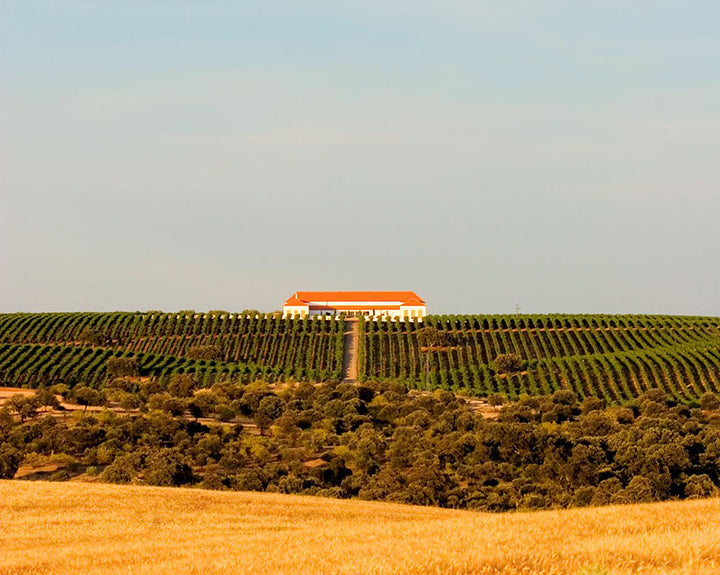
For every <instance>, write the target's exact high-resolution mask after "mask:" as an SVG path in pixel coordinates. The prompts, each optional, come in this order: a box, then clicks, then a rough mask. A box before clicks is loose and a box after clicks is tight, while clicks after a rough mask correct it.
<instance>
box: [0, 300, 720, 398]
mask: <svg viewBox="0 0 720 575" xmlns="http://www.w3.org/2000/svg"><path fill="white" fill-rule="evenodd" d="M359 323H360V325H359V328H360V329H359V330H358V338H357V341H356V343H355V345H357V350H356V351H357V358H358V366H357V368H358V369H357V371H358V373H357V379H358V380H359V381H360V382H363V381H378V380H382V381H392V382H398V383H402V384H403V385H405V386H407V387H409V388H411V389H412V388H415V389H422V390H432V389H438V388H439V389H444V390H448V391H454V392H460V393H463V394H465V395H474V396H479V397H489V396H493V395H495V396H503V397H506V398H509V399H515V398H517V397H519V396H520V395H522V394H529V395H549V394H551V393H553V392H554V391H557V390H559V389H569V390H572V391H573V392H574V393H576V394H577V395H578V397H580V398H585V397H590V396H596V397H599V398H602V399H604V400H606V401H607V402H608V403H613V404H622V403H625V402H627V401H630V400H632V399H633V398H637V397H638V396H639V395H641V394H642V393H644V392H645V391H647V390H649V389H660V390H661V391H662V392H663V393H664V394H665V395H667V396H668V397H671V398H673V399H674V400H676V401H678V402H680V403H685V404H688V405H696V404H697V402H698V401H699V399H700V398H701V396H702V395H703V394H704V393H706V392H708V391H710V392H718V391H720V318H712V317H685V316H647V315H560V314H557V315H506V316H500V315H486V316H483V315H462V316H427V317H426V318H424V320H423V321H373V320H370V321H366V320H364V319H362V318H360V320H359ZM428 328H430V329H432V330H435V331H436V332H437V333H438V334H439V340H438V341H442V343H443V345H427V342H425V341H423V337H422V334H423V332H424V331H426V330H427V329H428ZM344 333H345V326H344V320H343V319H342V318H325V319H323V318H314V319H309V318H306V319H282V318H280V317H279V316H277V315H276V314H270V315H263V314H257V313H253V314H232V313H228V312H224V311H215V312H208V313H196V312H194V311H191V310H187V311H182V312H175V313H163V312H159V311H149V312H132V313H130V312H115V313H47V314H23V313H19V314H4V315H0V385H6V386H21V387H42V386H48V385H55V384H64V385H67V386H70V387H72V386H74V385H77V384H84V385H89V386H91V387H102V385H103V384H104V382H105V381H106V380H107V379H108V377H113V376H114V375H131V376H138V377H148V378H156V379H159V380H161V381H162V382H164V383H165V384H167V382H168V381H169V378H170V377H171V376H172V375H174V374H180V373H186V374H192V375H193V377H194V378H195V379H197V380H198V381H200V382H201V384H202V385H203V386H205V387H210V386H211V385H213V383H215V382H217V381H230V382H234V381H239V382H243V383H248V382H251V381H255V380H262V381H267V382H271V383H272V382H288V381H290V382H293V381H311V382H322V381H339V380H340V379H342V377H343V357H344V347H345V346H346V345H347V344H346V340H345V338H344V337H343V335H344ZM348 341H353V340H352V339H351V340H348ZM508 354H510V355H514V356H517V358H518V360H519V361H518V363H517V365H516V368H513V369H510V370H507V369H502V368H500V367H499V366H498V358H499V357H500V356H503V355H508ZM117 358H130V359H131V360H132V361H131V362H130V363H127V362H126V364H125V370H124V371H122V370H121V371H118V369H117V365H116V366H115V369H108V366H109V365H110V362H111V360H113V359H117Z"/></svg>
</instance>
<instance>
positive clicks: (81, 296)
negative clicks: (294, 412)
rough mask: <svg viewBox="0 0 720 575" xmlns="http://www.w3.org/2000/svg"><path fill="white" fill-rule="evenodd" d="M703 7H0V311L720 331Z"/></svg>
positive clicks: (715, 184)
mask: <svg viewBox="0 0 720 575" xmlns="http://www.w3.org/2000/svg"><path fill="white" fill-rule="evenodd" d="M718 22H720V3H718V2H717V1H716V0H712V1H704V0H697V1H695V0H652V1H650V0H587V1H584V2H577V1H570V0H563V1H560V0H545V1H543V0H534V1H529V0H505V1H503V2H497V0H492V1H486V0H473V1H469V0H468V1H466V0H458V1H454V2H453V1H450V2H441V1H440V0H413V1H412V2H411V1H409V0H407V1H406V0H385V1H382V2H381V1H379V0H363V1H362V2H344V1H337V0H336V1H330V0H308V1H300V0H296V1H292V0H273V1H272V2H268V1H267V0H257V1H255V0H248V1H243V0H234V1H230V0H202V1H199V0H198V1H190V0H123V1H122V2H117V1H110V0H0V312H16V311H86V310H87V311H110V310H147V309H161V310H166V311H175V310H179V309H195V310H198V311H203V310H209V309H225V310H229V311H240V310H243V309H246V308H255V309H260V310H263V311H273V310H276V309H280V308H281V306H282V303H283V301H284V300H285V299H286V298H287V297H289V296H290V295H291V294H292V293H293V292H295V291H296V290H344V289H346V290H373V289H378V290H395V289H397V290H407V289H411V290H415V291H416V292H417V293H418V294H420V295H421V296H422V297H423V298H424V299H425V300H426V301H427V303H428V311H429V313H447V314H453V313H512V312H514V311H515V309H516V305H517V306H520V310H521V311H522V312H526V313H557V312H565V313H642V314H645V313H647V314H651V313H660V314H688V315H711V316H720V298H719V297H718V294H720V261H719V260H718V256H719V255H720V249H719V248H720V236H719V234H718V223H720V34H718V33H717V23H718Z"/></svg>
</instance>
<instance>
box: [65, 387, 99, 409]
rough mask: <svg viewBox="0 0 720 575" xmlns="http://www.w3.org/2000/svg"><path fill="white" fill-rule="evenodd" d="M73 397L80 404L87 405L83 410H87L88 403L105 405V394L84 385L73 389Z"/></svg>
mask: <svg viewBox="0 0 720 575" xmlns="http://www.w3.org/2000/svg"><path fill="white" fill-rule="evenodd" d="M71 399H72V400H73V401H74V402H75V403H77V404H78V405H83V406H85V409H84V410H83V411H85V410H87V407H88V405H103V404H104V403H105V394H104V393H103V392H101V391H98V390H97V389H93V388H91V387H87V386H84V385H82V386H78V387H76V388H74V389H73V390H72V393H71Z"/></svg>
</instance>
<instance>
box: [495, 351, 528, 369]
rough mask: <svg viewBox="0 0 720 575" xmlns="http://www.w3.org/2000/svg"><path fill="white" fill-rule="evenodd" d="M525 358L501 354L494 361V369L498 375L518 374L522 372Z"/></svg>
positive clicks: (513, 354)
mask: <svg viewBox="0 0 720 575" xmlns="http://www.w3.org/2000/svg"><path fill="white" fill-rule="evenodd" d="M523 366H524V362H523V358H522V357H520V356H519V355H518V354H516V353H501V354H500V355H498V356H497V357H496V358H495V359H494V361H493V367H494V368H495V371H497V372H498V373H517V372H518V371H522V369H523Z"/></svg>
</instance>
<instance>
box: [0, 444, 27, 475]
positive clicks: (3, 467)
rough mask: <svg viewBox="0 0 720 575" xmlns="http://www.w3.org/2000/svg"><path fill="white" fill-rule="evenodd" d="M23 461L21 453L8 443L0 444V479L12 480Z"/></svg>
mask: <svg viewBox="0 0 720 575" xmlns="http://www.w3.org/2000/svg"><path fill="white" fill-rule="evenodd" d="M22 460H23V454H22V452H21V451H20V450H19V449H17V448H16V447H14V446H13V445H10V444H9V443H0V479H12V478H13V477H15V474H16V473H17V470H18V468H19V467H20V464H21V463H22Z"/></svg>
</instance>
